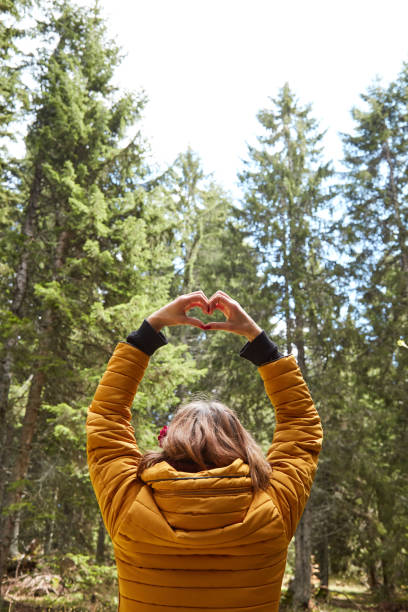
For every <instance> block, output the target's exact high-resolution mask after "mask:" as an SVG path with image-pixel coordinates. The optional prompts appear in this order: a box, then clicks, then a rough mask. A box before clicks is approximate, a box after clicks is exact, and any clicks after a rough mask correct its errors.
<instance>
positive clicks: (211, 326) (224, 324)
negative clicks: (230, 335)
mask: <svg viewBox="0 0 408 612" xmlns="http://www.w3.org/2000/svg"><path fill="white" fill-rule="evenodd" d="M204 329H205V331H208V330H222V331H227V332H233V331H234V330H233V326H232V324H231V323H230V322H229V321H212V322H211V323H206V324H205V325H204Z"/></svg>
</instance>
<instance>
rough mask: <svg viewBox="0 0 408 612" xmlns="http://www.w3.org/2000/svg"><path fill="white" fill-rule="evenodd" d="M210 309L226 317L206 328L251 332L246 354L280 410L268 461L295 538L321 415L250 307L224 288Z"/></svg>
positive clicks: (274, 490)
mask: <svg viewBox="0 0 408 612" xmlns="http://www.w3.org/2000/svg"><path fill="white" fill-rule="evenodd" d="M209 303H210V313H211V312H213V311H214V309H215V308H218V309H219V310H221V311H222V312H223V313H224V315H225V316H226V321H222V322H219V323H218V322H217V323H210V324H209V325H207V326H206V329H214V330H215V329H222V330H224V331H228V332H232V333H236V334H239V335H242V336H245V337H246V338H247V339H248V341H249V342H248V343H247V344H246V345H245V346H244V347H243V349H242V350H241V356H242V357H244V358H246V359H248V360H249V361H251V362H252V363H254V364H255V365H256V366H258V367H259V373H260V375H261V377H262V379H263V381H264V385H265V390H266V392H267V394H268V397H269V399H270V400H271V402H272V405H273V406H274V407H275V413H276V429H275V434H274V437H273V441H272V445H271V447H270V449H269V451H268V453H267V460H268V461H269V463H270V464H271V466H272V478H271V488H270V492H271V496H272V499H273V501H274V503H275V504H276V506H277V508H278V510H279V511H280V514H281V516H282V519H283V522H284V524H285V528H286V533H287V536H288V539H289V540H290V539H291V538H292V536H293V534H294V532H295V529H296V526H297V524H298V522H299V520H300V517H301V515H302V512H303V510H304V507H305V504H306V501H307V499H308V497H309V494H310V489H311V486H312V482H313V479H314V475H315V472H316V465H317V458H318V455H319V452H320V448H321V443H322V428H321V424H320V418H319V415H318V413H317V411H316V409H315V406H314V404H313V400H312V398H311V396H310V393H309V389H308V387H307V385H306V383H305V381H304V379H303V376H302V373H301V371H300V369H299V367H298V365H297V363H296V360H295V358H294V357H293V356H292V355H290V356H289V357H283V355H281V354H280V353H279V351H278V348H277V346H276V345H275V344H274V343H273V342H272V341H271V340H270V339H269V338H268V337H267V335H266V334H265V332H263V331H262V330H261V329H260V327H259V326H257V325H256V323H255V322H254V321H253V319H251V317H250V316H249V315H248V314H247V313H246V312H245V310H244V309H243V308H242V307H241V306H240V305H239V304H238V302H236V301H234V300H232V299H231V298H230V297H229V296H228V295H227V294H226V293H224V292H223V291H217V293H215V294H214V295H213V296H212V297H211V298H210V300H209Z"/></svg>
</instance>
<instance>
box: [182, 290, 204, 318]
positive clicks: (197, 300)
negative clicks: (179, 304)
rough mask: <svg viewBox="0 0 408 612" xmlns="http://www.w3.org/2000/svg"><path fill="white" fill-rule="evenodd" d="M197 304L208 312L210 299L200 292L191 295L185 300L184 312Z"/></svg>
mask: <svg viewBox="0 0 408 612" xmlns="http://www.w3.org/2000/svg"><path fill="white" fill-rule="evenodd" d="M196 306H197V307H198V308H201V310H202V311H203V312H204V313H206V314H207V313H208V300H207V298H206V297H205V296H204V297H203V296H202V295H200V294H199V293H196V294H194V295H191V296H189V297H188V299H187V300H186V301H185V302H184V305H183V308H184V312H187V311H188V310H191V308H195V307H196Z"/></svg>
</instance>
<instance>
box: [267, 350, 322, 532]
mask: <svg viewBox="0 0 408 612" xmlns="http://www.w3.org/2000/svg"><path fill="white" fill-rule="evenodd" d="M259 373H260V375H261V377H262V379H263V381H264V385H265V390H266V392H267V394H268V396H269V399H270V400H271V402H272V404H273V406H274V407H275V413H276V428H275V433H274V436H273V441H272V444H271V447H270V449H269V451H268V453H267V460H268V461H269V463H270V464H271V466H272V479H271V487H272V488H271V495H272V498H273V500H274V502H275V504H276V505H277V507H278V508H279V510H280V513H281V516H282V518H283V521H284V523H285V528H286V533H287V536H288V539H289V540H290V539H291V538H292V536H293V534H294V533H295V530H296V526H297V524H298V522H299V520H300V517H301V516H302V513H303V510H304V507H305V505H306V502H307V499H308V497H309V495H310V489H311V486H312V483H313V479H314V476H315V472H316V466H317V459H318V455H319V452H320V449H321V445H322V437H323V432H322V427H321V424H320V418H319V415H318V413H317V410H316V408H315V406H314V403H313V400H312V398H311V396H310V393H309V389H308V387H307V385H306V383H305V381H304V380H303V376H302V373H301V371H300V369H299V367H298V365H297V363H296V360H295V358H294V357H293V355H290V356H289V357H283V358H282V359H279V360H278V361H275V362H273V363H268V364H265V365H263V366H261V367H260V368H259Z"/></svg>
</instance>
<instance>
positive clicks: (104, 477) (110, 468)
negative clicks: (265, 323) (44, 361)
mask: <svg viewBox="0 0 408 612" xmlns="http://www.w3.org/2000/svg"><path fill="white" fill-rule="evenodd" d="M194 306H199V307H201V308H202V309H203V310H204V311H205V312H207V310H208V301H207V298H205V296H204V294H203V293H202V292H200V291H197V292H194V293H192V294H189V295H186V296H180V297H179V298H177V299H176V300H174V301H173V302H171V303H170V304H167V306H165V307H163V308H162V309H160V310H159V311H157V312H156V313H153V315H151V316H150V317H149V318H148V319H149V320H148V321H145V322H144V323H143V324H142V326H141V327H140V328H139V329H138V330H137V331H135V332H132V333H131V334H130V335H129V336H128V338H127V342H120V343H119V344H118V345H117V347H116V349H115V351H114V353H113V355H112V357H111V359H110V361H109V363H108V366H107V369H106V372H105V374H104V375H103V377H102V380H101V381H100V383H99V385H98V388H97V390H96V393H95V396H94V399H93V401H92V404H91V405H90V407H89V410H88V418H87V423H86V429H87V453H88V465H89V472H90V477H91V481H92V484H93V487H94V490H95V494H96V497H97V500H98V503H99V506H100V509H101V512H102V516H103V519H104V521H105V525H106V528H107V530H108V532H109V534H110V535H111V537H114V535H115V532H116V527H117V526H118V525H120V522H121V519H122V517H124V516H125V515H126V513H127V511H128V509H129V508H130V505H131V504H132V502H133V500H134V499H135V497H136V495H137V493H138V492H139V490H140V487H141V486H142V482H141V481H140V480H139V479H138V478H137V468H138V465H139V461H140V458H141V456H142V455H141V453H140V451H139V448H138V446H137V443H136V439H135V435H134V430H133V427H132V426H131V424H130V419H131V407H132V403H133V399H134V396H135V394H136V391H137V388H138V386H139V383H140V381H141V380H142V378H143V375H144V372H145V369H146V367H147V365H148V362H149V357H150V355H152V354H153V352H154V351H155V350H156V349H157V348H159V347H160V346H163V345H164V344H166V342H167V341H166V339H165V337H164V336H163V334H161V333H160V331H159V330H160V329H161V327H163V326H164V325H183V324H186V325H195V326H197V327H202V326H203V323H202V322H201V321H199V320H198V319H194V318H192V317H188V316H187V314H186V313H187V312H188V310H189V309H190V308H193V307H194Z"/></svg>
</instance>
